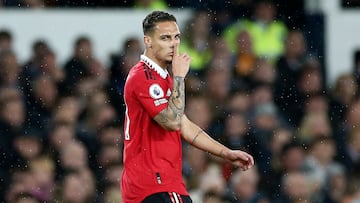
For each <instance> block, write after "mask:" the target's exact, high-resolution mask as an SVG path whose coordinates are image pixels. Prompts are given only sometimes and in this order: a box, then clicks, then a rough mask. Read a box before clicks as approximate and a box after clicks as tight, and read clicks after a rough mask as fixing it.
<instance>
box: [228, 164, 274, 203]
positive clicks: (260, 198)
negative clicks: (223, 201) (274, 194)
mask: <svg viewBox="0 0 360 203" xmlns="http://www.w3.org/2000/svg"><path fill="white" fill-rule="evenodd" d="M258 183H259V173H258V171H257V168H256V167H253V168H251V169H250V170H247V171H241V170H239V169H238V170H237V171H235V172H234V173H233V174H232V176H231V182H230V193H229V194H228V199H229V201H230V202H231V203H241V202H248V203H260V202H262V203H269V202H270V201H269V200H268V199H267V198H266V197H265V196H264V195H263V194H262V193H261V192H260V191H259V190H258Z"/></svg>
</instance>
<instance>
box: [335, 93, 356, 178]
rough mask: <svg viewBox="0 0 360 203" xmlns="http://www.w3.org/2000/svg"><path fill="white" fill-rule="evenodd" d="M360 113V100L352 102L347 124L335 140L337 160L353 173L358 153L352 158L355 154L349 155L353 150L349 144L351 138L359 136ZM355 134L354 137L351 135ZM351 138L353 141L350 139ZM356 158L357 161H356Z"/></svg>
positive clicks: (338, 132)
mask: <svg viewBox="0 0 360 203" xmlns="http://www.w3.org/2000/svg"><path fill="white" fill-rule="evenodd" d="M359 112H360V100H359V99H356V101H354V102H352V103H351V104H350V106H349V107H348V109H347V111H346V115H345V120H346V122H344V123H343V125H342V126H341V127H340V128H339V129H338V130H337V131H336V132H335V134H334V139H335V141H336V146H337V152H338V156H337V160H338V161H339V162H341V163H342V164H344V166H346V169H347V172H349V173H352V172H355V171H356V167H355V165H356V160H357V158H356V157H357V156H358V155H356V154H357V153H354V155H355V156H354V157H352V155H350V154H353V153H349V152H350V151H352V150H349V148H348V147H349V142H350V143H351V142H352V141H351V139H352V138H351V137H352V136H354V137H356V136H355V135H356V134H358V133H355V132H356V131H357V128H358V127H359V126H360V117H359V116H358V115H359ZM351 134H353V135H351ZM350 138H351V139H350ZM354 158H355V159H354Z"/></svg>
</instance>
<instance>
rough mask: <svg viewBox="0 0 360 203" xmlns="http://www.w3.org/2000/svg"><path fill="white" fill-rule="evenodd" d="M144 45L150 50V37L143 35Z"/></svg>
mask: <svg viewBox="0 0 360 203" xmlns="http://www.w3.org/2000/svg"><path fill="white" fill-rule="evenodd" d="M144 43H145V46H146V48H147V49H150V48H151V47H152V42H151V37H150V36H147V35H145V36H144Z"/></svg>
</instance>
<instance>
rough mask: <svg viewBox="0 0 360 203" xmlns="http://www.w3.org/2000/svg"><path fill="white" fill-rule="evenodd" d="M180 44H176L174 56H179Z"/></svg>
mask: <svg viewBox="0 0 360 203" xmlns="http://www.w3.org/2000/svg"><path fill="white" fill-rule="evenodd" d="M179 44H180V43H175V45H174V56H176V55H178V54H179Z"/></svg>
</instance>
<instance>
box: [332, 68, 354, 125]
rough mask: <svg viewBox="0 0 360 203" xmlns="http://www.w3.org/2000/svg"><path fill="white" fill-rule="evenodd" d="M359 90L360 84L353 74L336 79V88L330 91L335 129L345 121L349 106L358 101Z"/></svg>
mask: <svg viewBox="0 0 360 203" xmlns="http://www.w3.org/2000/svg"><path fill="white" fill-rule="evenodd" d="M358 88H359V84H358V83H357V82H356V77H355V76H354V75H353V74H349V73H347V74H346V73H345V74H342V75H340V76H339V77H338V78H337V79H336V81H335V85H334V88H333V89H331V90H330V91H331V92H330V95H329V97H330V102H329V110H330V116H331V120H332V124H333V126H334V127H335V129H337V128H339V127H340V126H341V125H342V124H343V122H344V121H345V114H346V111H347V108H348V106H349V105H350V104H351V103H352V102H354V101H355V100H356V97H357V96H358V94H359V90H358Z"/></svg>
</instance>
